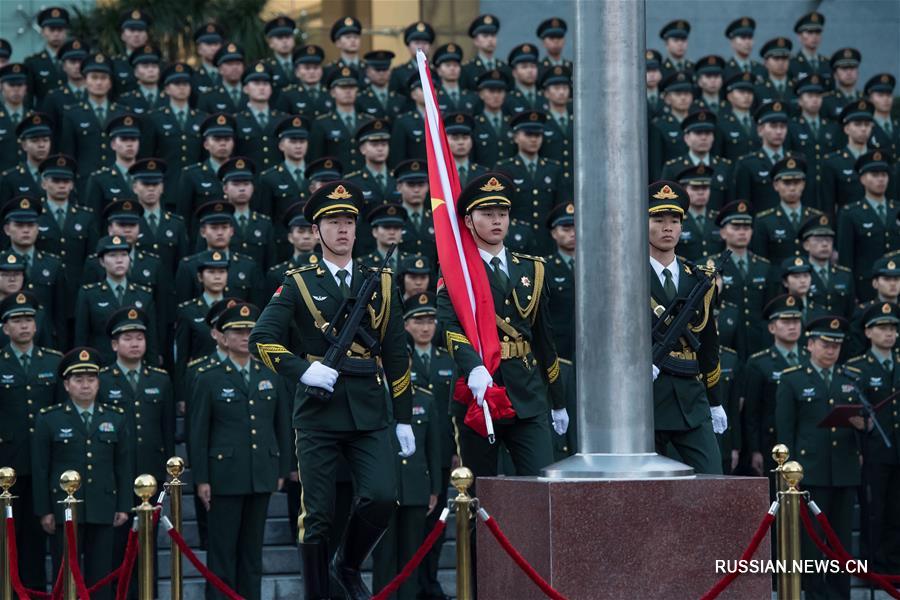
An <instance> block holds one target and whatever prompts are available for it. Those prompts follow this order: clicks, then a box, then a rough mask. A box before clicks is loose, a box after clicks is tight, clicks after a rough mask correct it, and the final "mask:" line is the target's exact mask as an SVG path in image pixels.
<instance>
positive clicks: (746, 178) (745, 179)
mask: <svg viewBox="0 0 900 600" xmlns="http://www.w3.org/2000/svg"><path fill="white" fill-rule="evenodd" d="M785 110H786V108H785V106H784V105H783V104H782V103H781V102H772V103H771V104H765V105H763V106H761V107H760V108H759V109H758V110H757V111H756V113H755V117H756V122H757V123H759V124H760V125H762V124H763V123H787V112H785ZM783 158H785V149H784V148H781V149H779V150H777V151H774V152H772V153H771V154H770V153H769V152H767V151H765V150H762V149H761V150H757V151H755V152H752V153H750V154H747V155H745V156H742V157H741V158H740V159H738V161H737V162H736V163H735V165H734V197H735V198H741V199H744V200H747V201H748V202H749V203H750V205H751V206H752V207H753V210H754V211H755V212H757V213H758V212H760V211H763V210H766V209H768V208H775V207H776V206H777V205H778V203H779V201H780V200H779V197H778V193H777V192H776V191H775V188H773V187H772V181H773V180H772V168H773V167H774V166H775V165H776V164H777V163H778V162H779V161H780V160H781V159H783ZM804 166H805V165H804Z"/></svg>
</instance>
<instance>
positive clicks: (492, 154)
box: [467, 63, 515, 169]
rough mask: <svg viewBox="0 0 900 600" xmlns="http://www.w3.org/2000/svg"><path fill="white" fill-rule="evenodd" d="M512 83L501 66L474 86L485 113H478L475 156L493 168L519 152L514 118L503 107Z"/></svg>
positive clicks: (483, 163) (483, 76) (477, 159)
mask: <svg viewBox="0 0 900 600" xmlns="http://www.w3.org/2000/svg"><path fill="white" fill-rule="evenodd" d="M467 64H471V63H467ZM508 87H509V79H508V77H507V75H506V73H504V72H503V71H502V70H500V69H492V70H490V71H484V72H483V73H482V74H481V75H479V76H478V79H477V80H476V82H475V86H474V89H475V90H476V91H477V92H478V97H479V98H480V99H481V103H482V111H481V114H478V115H476V116H475V130H474V131H473V134H474V138H475V156H474V158H475V161H476V162H477V163H479V164H482V165H484V166H485V167H487V168H489V169H490V168H493V167H494V165H496V164H497V162H498V161H500V160H503V159H504V158H508V157H510V156H512V155H513V154H514V153H515V144H514V143H513V140H512V129H511V128H510V126H509V121H510V119H509V117H508V116H507V115H505V114H503V111H502V109H503V103H504V101H505V99H506V90H507V88H508Z"/></svg>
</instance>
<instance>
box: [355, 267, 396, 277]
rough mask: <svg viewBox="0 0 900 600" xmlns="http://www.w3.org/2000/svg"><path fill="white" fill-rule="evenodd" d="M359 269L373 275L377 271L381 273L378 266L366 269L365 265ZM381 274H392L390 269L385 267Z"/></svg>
mask: <svg viewBox="0 0 900 600" xmlns="http://www.w3.org/2000/svg"><path fill="white" fill-rule="evenodd" d="M360 267H361V268H363V269H366V270H368V271H371V272H373V273H377V272H378V271H381V266H380V265H379V266H377V267H367V266H366V265H363V264H360ZM381 274H382V275H393V274H394V272H393V271H392V270H391V268H390V267H385V268H384V270H383V271H381Z"/></svg>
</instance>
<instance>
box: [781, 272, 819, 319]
mask: <svg viewBox="0 0 900 600" xmlns="http://www.w3.org/2000/svg"><path fill="white" fill-rule="evenodd" d="M778 271H779V272H780V273H781V287H782V290H781V291H783V292H786V293H788V294H790V295H792V296H796V297H797V299H798V301H797V307H798V308H799V309H800V317H801V318H802V319H803V322H804V323H809V322H810V321H812V320H813V319H816V318H818V317H820V316H822V315H827V314H828V312H827V311H826V310H825V307H824V306H817V305H816V303H815V302H814V301H813V300H812V298H810V297H809V290H810V288H811V287H812V271H813V268H812V265H811V264H810V263H809V261H808V260H806V259H805V258H803V257H801V256H795V257H794V258H786V259H784V260H783V261H781V265H780V268H779V269H778Z"/></svg>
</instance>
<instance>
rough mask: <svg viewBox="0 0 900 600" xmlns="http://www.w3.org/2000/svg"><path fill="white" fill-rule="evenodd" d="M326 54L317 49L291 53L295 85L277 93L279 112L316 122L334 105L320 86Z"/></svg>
mask: <svg viewBox="0 0 900 600" xmlns="http://www.w3.org/2000/svg"><path fill="white" fill-rule="evenodd" d="M323 60H325V51H324V50H322V48H321V47H320V46H316V45H313V44H309V45H307V46H300V47H299V48H297V50H296V51H295V52H294V75H295V78H296V80H297V82H296V83H294V84H291V85H289V86H288V87H286V88H283V89H281V90H280V92H279V94H278V97H277V98H276V101H275V107H276V108H277V109H278V110H280V111H281V112H284V113H287V114H292V115H304V116H306V117H308V118H310V119H315V118H316V117H318V116H320V115H324V114H325V113H327V112H329V111H330V110H331V109H332V107H333V106H334V102H333V101H332V99H331V96H330V95H329V94H328V93H327V92H326V90H325V89H324V88H323V87H322V74H323V72H324V71H323V69H322V61H323Z"/></svg>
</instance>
